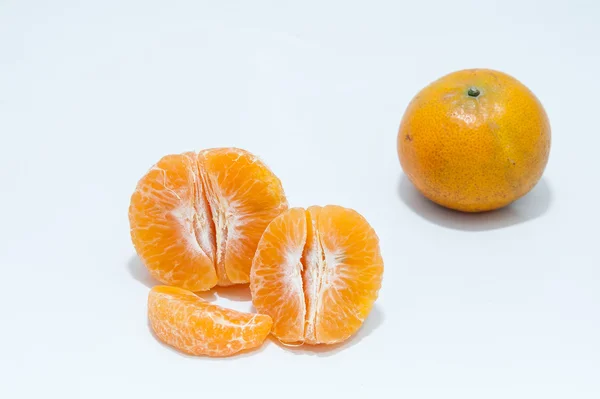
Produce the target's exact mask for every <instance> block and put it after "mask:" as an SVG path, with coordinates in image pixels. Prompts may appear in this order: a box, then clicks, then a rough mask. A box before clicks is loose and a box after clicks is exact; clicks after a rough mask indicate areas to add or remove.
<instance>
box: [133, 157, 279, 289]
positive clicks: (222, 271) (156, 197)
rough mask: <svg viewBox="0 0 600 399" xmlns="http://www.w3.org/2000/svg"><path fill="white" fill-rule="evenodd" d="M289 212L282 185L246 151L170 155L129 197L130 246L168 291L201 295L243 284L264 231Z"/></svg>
mask: <svg viewBox="0 0 600 399" xmlns="http://www.w3.org/2000/svg"><path fill="white" fill-rule="evenodd" d="M286 209H287V200H286V198H285V194H284V192H283V188H282V186H281V182H280V181H279V179H278V178H277V177H276V176H275V175H274V174H273V173H272V172H271V171H270V170H269V169H268V168H267V166H266V165H264V164H263V163H262V162H261V161H260V160H259V159H258V158H256V157H255V156H254V155H252V154H250V153H248V152H247V151H244V150H240V149H235V148H221V149H210V150H204V151H201V152H199V153H198V154H196V153H192V152H188V153H184V154H179V155H168V156H165V157H163V158H162V159H161V160H160V161H159V162H158V163H157V164H156V165H155V166H154V167H152V168H151V169H150V170H149V171H148V173H147V174H146V175H145V176H144V177H143V178H142V179H141V180H140V182H139V183H138V185H137V187H136V190H135V192H134V193H133V195H132V197H131V203H130V207H129V221H130V226H131V238H132V241H133V244H134V246H135V248H136V251H137V253H138V254H139V256H140V258H141V259H142V261H143V262H144V264H145V265H146V267H147V268H148V270H149V271H150V273H151V274H152V275H153V276H154V277H155V278H156V279H158V280H159V281H161V282H163V283H165V284H169V285H174V286H179V287H182V288H185V289H189V290H191V291H202V290H208V289H210V288H212V287H214V286H215V285H217V284H218V285H231V284H238V283H247V282H248V281H249V274H250V267H251V264H252V258H253V255H254V252H255V250H256V246H257V245H258V241H259V240H260V237H261V235H262V233H263V231H264V229H265V228H266V226H267V225H268V224H269V222H270V221H271V220H272V219H273V218H275V217H276V216H277V215H279V214H280V213H281V212H283V211H284V210H286Z"/></svg>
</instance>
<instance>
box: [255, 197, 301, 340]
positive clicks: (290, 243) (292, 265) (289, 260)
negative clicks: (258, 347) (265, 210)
mask: <svg viewBox="0 0 600 399" xmlns="http://www.w3.org/2000/svg"><path fill="white" fill-rule="evenodd" d="M305 215H306V214H305V211H304V210H303V209H302V208H292V209H290V210H289V211H287V212H285V213H283V214H282V215H280V216H279V217H277V218H275V219H274V220H273V221H272V222H271V223H270V224H269V226H268V227H267V229H266V230H265V233H264V235H263V237H262V239H261V241H260V244H259V246H258V249H257V252H256V256H255V257H254V262H253V266H252V272H251V278H250V290H251V292H252V302H253V304H254V306H255V307H256V308H257V309H261V311H260V312H261V313H264V314H268V315H269V316H271V318H273V320H274V324H273V334H274V335H275V336H276V337H278V338H279V339H280V340H282V341H284V342H297V341H303V340H304V318H305V314H306V305H305V301H304V292H303V288H302V275H301V273H302V268H303V266H302V263H301V258H302V251H303V248H304V244H305V242H306V216H305Z"/></svg>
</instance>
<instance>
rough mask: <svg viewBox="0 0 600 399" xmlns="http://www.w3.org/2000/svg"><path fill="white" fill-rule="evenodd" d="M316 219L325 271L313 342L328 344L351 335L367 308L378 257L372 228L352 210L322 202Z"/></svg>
mask: <svg viewBox="0 0 600 399" xmlns="http://www.w3.org/2000/svg"><path fill="white" fill-rule="evenodd" d="M317 220H318V222H317V226H318V227H317V229H318V231H319V232H320V235H319V238H320V243H319V244H320V246H321V251H322V253H323V259H324V273H323V274H322V275H321V278H320V281H321V286H320V290H319V291H318V293H319V294H318V297H317V298H316V300H317V301H318V307H317V310H316V318H315V319H314V323H315V330H316V341H317V342H324V343H333V342H339V341H343V340H345V339H347V338H349V337H350V336H351V335H352V334H354V333H355V332H356V331H357V330H358V329H359V328H360V326H361V325H362V323H363V321H364V320H365V318H366V317H367V315H368V314H369V312H370V311H371V308H372V307H373V303H374V302H375V300H376V299H377V295H378V292H379V289H380V288H381V278H382V275H383V259H382V258H381V254H380V251H379V239H378V237H377V235H376V234H375V231H374V230H373V229H372V228H371V226H370V225H369V223H368V222H367V221H366V220H365V218H363V217H362V216H361V215H360V214H358V213H357V212H355V211H352V210H349V209H345V208H342V207H340V206H326V207H324V208H323V209H322V210H321V212H320V214H318V219H317Z"/></svg>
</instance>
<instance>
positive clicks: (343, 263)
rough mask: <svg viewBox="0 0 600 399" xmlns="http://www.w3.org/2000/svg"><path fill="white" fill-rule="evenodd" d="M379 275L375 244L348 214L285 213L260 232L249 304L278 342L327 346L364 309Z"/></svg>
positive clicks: (349, 331) (352, 327) (336, 210)
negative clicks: (265, 318)
mask: <svg viewBox="0 0 600 399" xmlns="http://www.w3.org/2000/svg"><path fill="white" fill-rule="evenodd" d="M382 277H383V260H382V258H381V254H380V250H379V239H378V237H377V235H376V234H375V231H374V230H373V228H372V227H371V226H370V225H369V223H368V222H367V221H366V220H365V218H363V217H362V216H361V215H360V214H358V213H357V212H356V211H354V210H351V209H347V208H343V207H340V206H334V205H328V206H325V207H319V206H313V207H310V208H308V209H307V210H305V209H303V208H292V209H290V210H288V211H287V212H285V213H283V214H281V215H279V216H278V217H277V218H275V219H274V220H273V221H272V222H271V223H270V224H269V226H268V227H267V229H266V230H265V232H264V234H263V236H262V238H261V240H260V243H259V244H258V249H257V251H256V254H255V256H254V261H253V263H252V270H251V273H250V289H251V293H252V303H253V304H254V306H255V307H256V309H257V310H258V311H259V312H260V313H264V314H267V315H269V316H271V317H272V318H273V330H272V333H273V335H275V336H276V337H277V338H278V339H279V340H280V341H282V342H286V343H308V344H321V343H324V344H333V343H337V342H342V341H344V340H346V339H347V338H349V337H350V336H352V335H353V334H354V333H355V332H356V331H358V329H359V328H360V326H361V325H362V323H363V321H364V320H365V318H366V317H367V315H368V314H369V312H370V311H371V308H372V306H373V304H374V302H375V300H376V299H377V296H378V292H379V289H380V287H381V280H382Z"/></svg>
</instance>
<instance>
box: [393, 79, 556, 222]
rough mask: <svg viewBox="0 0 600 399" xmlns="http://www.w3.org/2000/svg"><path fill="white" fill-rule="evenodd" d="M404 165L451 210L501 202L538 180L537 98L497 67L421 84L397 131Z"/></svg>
mask: <svg viewBox="0 0 600 399" xmlns="http://www.w3.org/2000/svg"><path fill="white" fill-rule="evenodd" d="M397 144H398V156H399V158H400V163H401V165H402V169H403V170H404V172H405V173H406V175H407V176H408V178H409V179H410V181H411V182H412V183H413V184H414V185H415V186H416V187H417V189H418V190H419V191H420V192H421V193H422V194H423V195H425V196H426V197H427V198H429V199H430V200H432V201H434V202H436V203H438V204H440V205H442V206H445V207H448V208H452V209H456V210H460V211H465V212H481V211H488V210H492V209H497V208H501V207H503V206H506V205H508V204H510V203H511V202H513V201H515V200H516V199H518V198H520V197H522V196H523V195H525V194H527V193H528V192H529V191H530V190H531V189H532V188H533V187H534V186H535V185H536V184H537V182H538V181H539V180H540V178H541V176H542V173H543V172H544V169H545V167H546V164H547V162H548V157H549V152H550V123H549V121H548V117H547V115H546V112H545V111H544V108H543V107H542V105H541V103H540V102H539V101H538V99H537V98H536V97H535V95H534V94H533V93H532V92H531V91H530V90H529V89H528V88H527V87H526V86H525V85H523V84H522V83H521V82H519V81H518V80H516V79H515V78H513V77H511V76H509V75H506V74H504V73H502V72H498V71H492V70H487V69H469V70H463V71H458V72H454V73H451V74H448V75H446V76H444V77H442V78H440V79H438V80H437V81H435V82H433V83H431V84H430V85H428V86H427V87H425V88H424V89H423V90H421V91H420V92H419V93H418V94H417V95H416V96H415V97H414V98H413V100H412V101H411V103H410V104H409V105H408V107H407V109H406V112H405V113H404V116H403V118H402V122H401V125H400V128H399V131H398V143H397Z"/></svg>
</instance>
